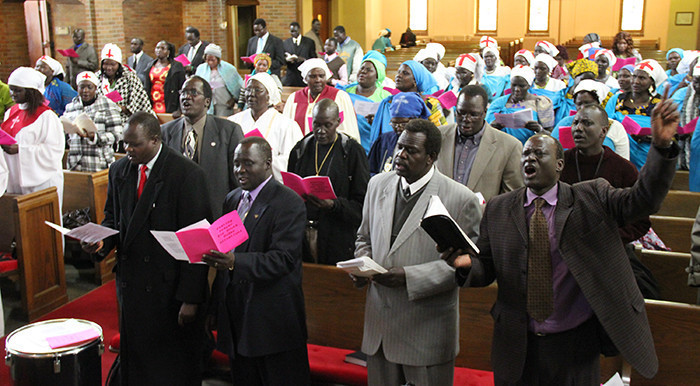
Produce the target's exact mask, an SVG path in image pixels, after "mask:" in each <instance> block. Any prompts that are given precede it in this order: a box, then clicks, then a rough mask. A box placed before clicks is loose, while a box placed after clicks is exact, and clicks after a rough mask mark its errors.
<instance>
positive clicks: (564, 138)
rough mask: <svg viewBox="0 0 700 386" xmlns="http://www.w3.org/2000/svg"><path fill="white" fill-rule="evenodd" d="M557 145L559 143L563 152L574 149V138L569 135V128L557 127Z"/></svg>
mask: <svg viewBox="0 0 700 386" xmlns="http://www.w3.org/2000/svg"><path fill="white" fill-rule="evenodd" d="M559 143H561V147H563V148H564V149H565V150H568V149H573V148H575V147H576V143H575V142H574V136H573V134H571V126H560V127H559Z"/></svg>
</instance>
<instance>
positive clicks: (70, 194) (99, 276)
mask: <svg viewBox="0 0 700 386" xmlns="http://www.w3.org/2000/svg"><path fill="white" fill-rule="evenodd" d="M108 180H109V169H105V170H101V171H99V172H95V173H87V172H75V171H69V170H64V171H63V181H64V182H63V211H64V213H66V212H69V211H72V210H76V209H82V208H89V209H90V221H92V222H94V223H96V224H100V223H102V220H104V207H105V201H107V185H108ZM115 264H116V258H115V253H114V250H113V251H112V252H110V254H109V255H108V256H107V257H106V258H105V259H104V260H102V261H101V262H99V263H95V282H96V283H97V284H98V285H102V284H104V283H106V282H108V281H110V280H112V279H114V273H113V272H112V269H113V268H114V265H115Z"/></svg>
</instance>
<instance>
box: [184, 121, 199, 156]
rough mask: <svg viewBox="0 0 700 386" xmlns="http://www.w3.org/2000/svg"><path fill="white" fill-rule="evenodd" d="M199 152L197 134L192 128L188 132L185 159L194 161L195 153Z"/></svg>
mask: <svg viewBox="0 0 700 386" xmlns="http://www.w3.org/2000/svg"><path fill="white" fill-rule="evenodd" d="M196 151H197V133H195V132H194V128H193V127H190V131H188V132H187V137H185V157H187V158H189V159H194V153H195V152H196Z"/></svg>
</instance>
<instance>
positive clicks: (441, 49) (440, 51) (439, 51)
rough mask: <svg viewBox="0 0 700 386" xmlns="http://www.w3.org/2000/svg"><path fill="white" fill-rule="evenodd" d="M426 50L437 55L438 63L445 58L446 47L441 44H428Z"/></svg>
mask: <svg viewBox="0 0 700 386" xmlns="http://www.w3.org/2000/svg"><path fill="white" fill-rule="evenodd" d="M425 49H426V50H428V51H431V52H434V53H435V54H436V55H437V61H438V62H439V61H440V59H442V58H444V57H445V46H443V45H442V44H440V43H428V44H426V45H425Z"/></svg>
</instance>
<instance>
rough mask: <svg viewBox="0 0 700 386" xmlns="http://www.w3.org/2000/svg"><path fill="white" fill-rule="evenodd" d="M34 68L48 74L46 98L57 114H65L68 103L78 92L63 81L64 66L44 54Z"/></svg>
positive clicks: (45, 90) (45, 85) (45, 89)
mask: <svg viewBox="0 0 700 386" xmlns="http://www.w3.org/2000/svg"><path fill="white" fill-rule="evenodd" d="M34 69H35V70H37V71H39V72H41V73H42V74H44V75H45V76H46V83H44V87H45V88H44V98H46V100H47V101H49V107H50V108H51V110H53V111H54V112H55V113H56V115H58V116H61V115H63V113H64V112H65V111H66V105H68V104H69V103H70V102H71V101H72V100H73V98H75V97H77V96H78V92H77V91H75V90H73V88H72V87H71V86H70V85H69V84H68V83H66V82H64V81H63V77H64V75H65V73H64V72H63V66H62V65H61V63H59V61H58V60H56V59H54V58H52V57H50V56H42V57H40V58H39V59H37V61H36V64H35V65H34Z"/></svg>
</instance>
